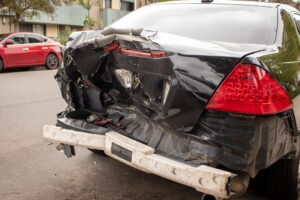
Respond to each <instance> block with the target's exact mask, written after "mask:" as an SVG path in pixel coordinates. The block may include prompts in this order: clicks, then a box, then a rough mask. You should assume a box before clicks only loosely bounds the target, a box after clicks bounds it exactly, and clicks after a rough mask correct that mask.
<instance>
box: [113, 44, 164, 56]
mask: <svg viewBox="0 0 300 200" xmlns="http://www.w3.org/2000/svg"><path fill="white" fill-rule="evenodd" d="M117 51H118V52H119V53H120V54H124V55H130V56H138V57H145V58H158V57H165V56H166V52H163V51H149V52H146V51H138V50H134V49H125V48H121V47H119V48H118V49H117Z"/></svg>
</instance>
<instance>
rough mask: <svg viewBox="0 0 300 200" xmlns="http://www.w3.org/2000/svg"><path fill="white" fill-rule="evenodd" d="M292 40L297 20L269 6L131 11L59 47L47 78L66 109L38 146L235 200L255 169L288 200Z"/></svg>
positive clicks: (295, 130)
mask: <svg viewBox="0 0 300 200" xmlns="http://www.w3.org/2000/svg"><path fill="white" fill-rule="evenodd" d="M299 34H300V12H299V11H298V10H296V9H295V8H292V7H290V6H287V5H283V4H277V3H260V2H238V1H233V2H232V1H228V2H221V1H220V2H219V1H218V2H199V1H182V2H168V3H158V4H152V5H150V6H145V7H143V8H140V9H138V10H136V11H134V12H132V13H130V14H128V15H126V16H125V17H123V18H121V19H120V20H119V21H117V22H115V23H114V24H112V25H111V26H110V27H107V28H106V29H104V30H103V31H100V33H99V35H97V36H95V37H93V38H90V37H87V38H89V39H87V40H83V41H82V40H81V39H76V38H75V39H74V40H73V41H72V42H71V44H70V46H69V47H68V49H66V50H65V52H64V59H63V63H62V65H61V67H60V68H59V70H58V72H57V74H56V76H55V78H56V80H57V82H58V84H59V87H60V89H61V92H62V96H63V98H64V99H65V101H66V102H67V108H66V110H65V111H63V112H61V113H59V114H58V116H57V124H56V126H51V125H46V126H45V127H44V133H43V135H44V138H45V139H46V140H48V141H52V142H56V143H59V144H60V145H59V148H60V149H63V150H64V151H65V154H66V155H67V156H68V157H71V156H73V155H75V150H74V146H81V147H86V148H89V149H91V150H92V151H94V152H98V153H99V152H104V153H105V154H107V155H109V156H111V157H112V158H115V159H117V160H119V161H121V162H123V163H125V164H127V165H130V166H132V167H135V168H137V169H139V170H142V171H145V172H148V173H153V174H157V175H159V176H162V177H164V178H167V179H170V180H173V181H176V182H178V183H181V184H184V185H187V186H191V187H193V188H195V189H196V190H198V191H200V192H202V193H205V194H206V196H207V197H210V198H211V197H213V198H218V199H221V198H224V199H227V198H233V197H237V196H241V195H243V194H244V193H245V192H246V190H247V188H248V185H249V180H250V179H252V178H255V177H257V176H258V175H259V174H261V173H264V176H263V178H264V181H265V182H266V184H265V186H266V190H268V191H269V193H270V195H273V197H272V198H273V199H275V198H277V199H289V200H295V199H297V179H298V166H299V149H300V141H299V128H300V49H299V47H300V43H299V42H300V35H299ZM79 38H80V36H79ZM204 198H205V197H204Z"/></svg>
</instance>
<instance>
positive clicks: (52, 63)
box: [47, 54, 58, 69]
mask: <svg viewBox="0 0 300 200" xmlns="http://www.w3.org/2000/svg"><path fill="white" fill-rule="evenodd" d="M57 65H58V60H57V57H56V56H55V55H54V54H50V55H48V57H47V66H48V67H49V68H51V69H54V68H56V67H57Z"/></svg>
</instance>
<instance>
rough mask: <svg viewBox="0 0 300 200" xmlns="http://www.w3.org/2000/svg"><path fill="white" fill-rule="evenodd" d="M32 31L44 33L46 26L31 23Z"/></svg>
mask: <svg viewBox="0 0 300 200" xmlns="http://www.w3.org/2000/svg"><path fill="white" fill-rule="evenodd" d="M32 32H34V33H38V34H41V35H46V26H45V25H44V24H32Z"/></svg>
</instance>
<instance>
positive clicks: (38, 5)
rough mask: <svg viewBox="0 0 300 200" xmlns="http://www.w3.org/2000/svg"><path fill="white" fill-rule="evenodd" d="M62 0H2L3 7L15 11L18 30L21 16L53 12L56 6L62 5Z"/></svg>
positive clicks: (0, 3)
mask: <svg viewBox="0 0 300 200" xmlns="http://www.w3.org/2000/svg"><path fill="white" fill-rule="evenodd" d="M60 5H61V1H60V0H0V6H1V8H2V9H6V10H7V11H8V12H10V13H14V15H15V16H14V19H13V22H14V28H15V31H18V24H19V22H20V19H21V17H33V16H38V15H39V11H40V12H45V13H47V14H52V13H53V12H54V10H55V6H60Z"/></svg>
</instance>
